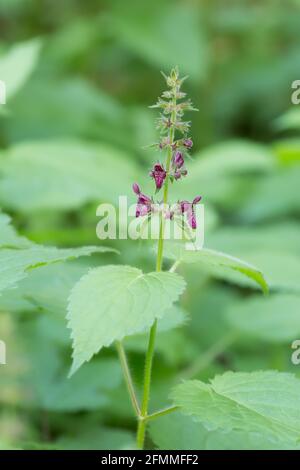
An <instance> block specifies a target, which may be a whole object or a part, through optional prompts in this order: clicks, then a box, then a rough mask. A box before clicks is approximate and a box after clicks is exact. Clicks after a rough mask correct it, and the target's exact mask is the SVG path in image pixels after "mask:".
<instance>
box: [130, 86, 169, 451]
mask: <svg viewBox="0 0 300 470" xmlns="http://www.w3.org/2000/svg"><path fill="white" fill-rule="evenodd" d="M173 105H174V109H173V112H172V114H171V123H172V124H171V127H170V130H169V146H168V153H167V161H166V173H167V177H166V181H165V185H164V194H163V203H164V205H166V204H168V193H169V173H170V166H171V160H172V144H173V141H174V135H175V126H174V123H175V121H176V109H175V107H176V95H175V94H174V98H173ZM164 231H165V220H164V218H163V217H162V214H161V215H160V229H159V240H158V248H157V258H156V271H157V272H159V271H161V269H162V263H163V251H164ZM156 330H157V320H155V322H154V323H153V325H152V327H151V329H150V335H149V343H148V349H147V352H146V358H145V374H144V390H143V400H142V409H141V416H140V419H139V423H138V430H137V447H138V449H143V448H144V442H145V434H146V425H147V417H148V405H149V399H150V388H151V376H152V365H153V356H154V349H155V337H156Z"/></svg>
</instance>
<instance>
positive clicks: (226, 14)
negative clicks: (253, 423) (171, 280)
mask: <svg viewBox="0 0 300 470" xmlns="http://www.w3.org/2000/svg"><path fill="white" fill-rule="evenodd" d="M299 7H300V2H299V1H298V0H293V1H292V0H285V1H280V0H257V1H255V0H243V1H242V0H226V1H225V0H224V1H222V0H207V1H204V0H203V1H200V0H198V1H197V0H190V1H188V0H185V1H184V0H172V1H171V0H170V1H166V0H151V1H145V0H128V1H124V0H119V1H117V0H110V1H108V0H99V1H97V0H85V1H79V0H64V1H63V2H62V1H58V0H51V1H47V0H27V1H25V0H0V52H1V55H0V79H2V80H3V79H4V80H6V82H7V86H8V97H7V104H6V105H5V106H1V107H0V113H1V114H0V146H1V149H0V205H1V207H2V210H3V212H5V213H7V214H9V215H10V216H11V217H12V221H13V224H14V226H15V227H16V229H17V230H18V232H19V233H21V234H23V235H25V236H26V237H27V238H29V239H30V240H32V241H34V242H37V243H40V244H44V245H55V246H60V247H75V246H81V245H87V244H90V245H97V244H98V243H99V240H98V239H97V238H96V233H95V228H96V224H97V221H98V219H97V217H96V215H95V211H96V207H97V205H98V204H99V203H100V202H102V201H109V202H114V203H115V202H117V198H118V196H119V194H128V196H129V197H130V198H132V201H133V200H134V198H133V195H132V194H131V193H132V191H131V184H132V182H133V181H135V180H137V181H140V183H141V184H142V186H143V188H145V190H146V191H147V187H150V181H148V182H147V183H146V182H145V183H144V181H145V180H144V176H143V175H144V174H145V169H147V168H149V166H151V162H152V161H153V160H154V159H155V158H156V154H155V153H154V152H153V151H152V150H144V149H143V146H145V145H147V144H149V143H152V142H155V141H156V132H155V124H154V118H155V117H156V116H155V112H153V111H152V110H149V109H148V106H149V105H151V104H153V103H154V102H155V101H156V98H157V96H158V95H159V94H160V93H161V91H162V89H163V88H164V84H163V81H162V77H161V75H160V73H159V71H160V70H164V71H167V72H168V71H169V69H170V68H171V67H172V66H174V65H176V64H177V65H178V66H179V68H180V71H181V73H182V74H183V75H184V74H188V75H189V77H190V78H189V80H188V81H187V82H186V86H185V90H186V91H187V92H188V93H189V95H190V97H191V99H192V101H193V103H194V104H195V106H196V107H197V108H198V109H199V110H200V112H199V113H194V114H193V115H192V116H191V117H192V118H193V126H192V135H193V138H194V143H195V144H194V152H193V157H194V161H193V162H191V163H190V165H189V170H190V175H191V176H190V178H189V179H188V181H187V182H186V183H184V182H182V183H181V182H180V184H178V185H177V188H179V193H180V194H178V193H176V195H175V197H176V198H177V196H178V197H181V196H184V197H185V198H187V197H191V196H194V195H195V194H201V195H202V196H203V201H204V203H205V208H206V229H205V233H206V241H205V245H206V246H207V247H211V248H215V249H219V250H223V251H225V252H227V253H230V254H232V255H235V256H240V257H241V258H242V259H244V260H247V261H249V262H251V263H253V264H255V265H256V266H258V267H259V268H260V269H261V270H262V271H263V272H264V273H265V276H266V279H267V281H268V282H269V285H270V288H271V295H270V296H269V297H268V298H263V296H262V295H261V294H260V293H258V291H257V290H256V288H255V286H254V285H253V284H251V283H250V281H247V283H246V281H245V280H244V279H242V278H241V277H238V276H237V275H236V276H231V277H230V278H229V277H228V273H226V275H225V274H224V273H223V272H222V271H221V270H220V269H218V270H215V271H214V272H212V271H208V270H205V269H204V268H200V267H199V266H193V267H191V266H186V267H184V269H183V268H182V269H181V271H182V272H183V273H184V275H185V277H186V279H187V280H188V290H187V292H186V293H185V295H184V299H183V303H182V307H183V308H184V310H185V311H186V319H185V321H184V327H183V328H182V327H181V328H180V329H179V328H177V327H176V326H178V323H180V322H181V321H182V319H181V320H180V321H179V320H178V322H176V321H174V324H175V328H173V329H171V330H168V331H161V332H160V334H159V337H158V341H157V355H156V359H155V364H154V379H153V391H152V397H151V407H156V408H157V407H159V406H165V405H166V403H167V395H168V392H169V389H170V387H171V385H172V384H175V383H178V381H179V380H180V377H195V378H200V379H201V380H204V381H207V380H208V379H210V378H212V377H213V376H215V375H216V374H218V373H222V372H223V371H226V370H233V371H254V370H260V369H276V370H279V371H290V372H293V373H295V374H296V375H298V376H300V368H299V367H300V366H298V367H297V366H295V365H293V364H292V363H291V352H292V350H291V342H292V341H293V340H295V339H298V338H299V337H300V321H299V315H300V298H299V294H300V286H299V278H300V263H299V260H300V237H299V235H300V225H299V210H300V192H299V181H300V167H299V162H300V138H299V129H300V108H299V107H297V106H292V105H291V83H292V81H293V80H296V79H300V76H299V70H300V36H299V31H300V15H299ZM3 237H5V233H4V232H3V231H2V233H0V240H1V241H2V246H4V247H5V246H7V243H6V242H5V241H3V240H4V238H3ZM101 244H102V242H101ZM107 245H108V246H112V247H113V248H116V249H119V250H120V252H121V255H120V256H116V255H114V254H110V253H107V254H105V255H103V254H102V255H101V256H100V255H98V254H94V255H93V256H92V257H90V258H82V259H80V260H75V261H70V262H68V263H65V264H53V265H51V266H47V267H41V268H39V269H37V270H35V271H33V272H32V273H31V275H30V276H28V277H26V279H23V280H21V281H20V282H19V283H18V286H17V288H15V289H10V290H5V291H3V294H2V296H1V297H0V310H1V314H0V339H2V340H4V341H5V342H6V344H7V365H6V366H3V365H1V366H0V402H1V407H0V441H1V445H2V447H3V448H7V447H16V448H34V449H35V448H41V447H42V448H77V449H79V448H80V449H81V448H94V449H120V448H122V449H123V448H131V447H132V446H133V445H134V435H133V430H134V427H135V426H134V424H135V423H134V420H133V418H132V411H131V407H130V402H129V399H128V397H127V394H126V389H125V386H124V384H123V382H122V376H121V370H120V366H119V364H118V361H117V358H116V354H115V351H114V349H106V350H103V351H102V352H101V353H100V354H99V355H98V356H97V357H96V358H95V359H94V360H93V361H92V362H91V363H89V364H86V365H85V366H84V367H83V368H82V369H81V370H80V371H79V372H78V373H77V374H75V375H74V377H73V378H72V379H70V380H68V379H67V372H68V370H69V367H70V364H71V359H70V355H71V349H70V338H69V332H68V330H67V328H66V321H65V313H66V312H65V310H66V301H67V298H68V295H69V291H70V289H71V287H72V286H73V285H74V283H75V282H76V280H77V279H79V277H80V276H81V275H82V273H84V272H85V271H86V270H87V267H88V266H96V265H99V264H106V263H128V264H131V265H133V266H137V267H140V268H142V269H143V270H145V271H147V270H152V269H153V267H154V262H153V254H152V251H151V249H150V247H148V246H147V245H146V244H141V243H139V242H132V241H124V242H120V241H116V242H109V243H107ZM1 271H3V272H4V274H3V275H5V276H6V275H7V274H5V266H4V265H3V262H2V265H1V266H0V275H2V274H1ZM0 284H1V283H0ZM175 318H176V317H175ZM125 345H126V347H127V348H128V350H129V351H130V361H131V364H132V372H133V375H134V378H135V381H136V384H137V387H138V388H139V387H140V386H141V382H142V372H143V352H144V350H145V345H146V339H145V337H144V336H143V335H140V336H138V337H134V338H130V339H128V340H127V341H126V342H125ZM153 444H154V445H155V446H158V447H161V448H167V449H178V448H179V449H189V448H192V449H193V448H194V449H195V448H197V449H204V448H210V449H211V448H212V449H220V448H226V449H231V448H233V449H239V448H247V449H248V448H270V447H272V444H270V442H268V436H265V439H261V438H260V439H257V438H255V436H253V435H251V434H248V435H243V434H241V433H235V432H231V433H229V434H221V433H218V432H216V431H214V432H208V431H206V430H204V428H202V427H201V426H200V425H197V426H195V424H194V423H193V422H192V421H191V420H189V419H188V418H182V417H180V416H177V415H176V414H174V415H169V416H166V417H164V418H161V419H160V420H159V421H158V420H157V421H156V422H155V423H154V422H153V425H152V426H151V428H150V435H149V436H148V445H149V446H153Z"/></svg>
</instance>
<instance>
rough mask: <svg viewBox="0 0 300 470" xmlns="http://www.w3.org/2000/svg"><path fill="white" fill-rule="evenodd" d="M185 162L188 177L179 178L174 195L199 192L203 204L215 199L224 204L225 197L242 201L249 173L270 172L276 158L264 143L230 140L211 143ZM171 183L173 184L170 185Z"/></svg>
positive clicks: (183, 197) (216, 202) (192, 195)
mask: <svg viewBox="0 0 300 470" xmlns="http://www.w3.org/2000/svg"><path fill="white" fill-rule="evenodd" d="M193 159H194V161H192V162H190V163H188V165H187V169H188V178H186V179H185V180H183V181H180V184H179V185H176V188H174V189H173V188H171V190H173V191H174V193H175V197H176V198H178V197H179V198H180V199H181V198H182V199H193V198H194V197H195V195H196V194H201V195H202V197H203V201H204V203H205V204H207V203H210V204H212V203H215V204H217V205H218V206H221V207H223V206H224V205H226V204H227V201H228V200H229V201H231V200H233V201H236V199H237V197H236V195H237V194H238V201H239V203H240V201H243V199H244V198H246V200H247V197H248V195H249V192H250V193H251V186H249V184H245V178H246V177H247V178H249V175H261V174H264V173H269V172H270V171H271V170H272V168H274V164H275V158H274V156H273V155H272V153H271V152H270V150H269V149H268V148H267V147H266V146H263V145H259V144H255V143H253V142H249V141H246V140H245V141H243V140H232V141H227V142H221V143H219V144H215V145H212V146H210V147H208V148H206V149H204V150H203V151H201V152H198V153H197V154H196V155H193ZM173 186H174V185H173Z"/></svg>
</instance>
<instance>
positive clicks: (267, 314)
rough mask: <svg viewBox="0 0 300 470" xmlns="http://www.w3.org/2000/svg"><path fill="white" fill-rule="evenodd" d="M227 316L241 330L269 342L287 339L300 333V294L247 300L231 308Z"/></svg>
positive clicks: (285, 340) (291, 338)
mask: <svg viewBox="0 0 300 470" xmlns="http://www.w3.org/2000/svg"><path fill="white" fill-rule="evenodd" d="M226 318H227V320H228V321H229V323H230V324H231V325H232V326H233V327H234V328H237V329H238V330H239V331H241V332H244V333H246V334H249V335H251V336H254V337H256V338H260V339H262V340H265V341H270V342H288V341H292V340H293V339H295V338H297V337H298V336H299V334H300V321H299V319H300V297H298V296H295V295H289V294H277V295H273V296H270V297H268V298H262V297H252V298H250V299H244V300H243V301H241V302H238V303H236V304H234V305H232V306H231V307H229V308H228V311H227V312H226Z"/></svg>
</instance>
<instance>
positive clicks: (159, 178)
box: [150, 163, 167, 190]
mask: <svg viewBox="0 0 300 470" xmlns="http://www.w3.org/2000/svg"><path fill="white" fill-rule="evenodd" d="M150 176H151V178H153V179H154V180H155V185H156V189H158V190H159V189H160V188H161V187H162V185H163V183H164V180H165V179H166V176H167V173H166V171H165V169H164V167H163V165H161V164H160V163H155V165H154V167H153V170H151V171H150Z"/></svg>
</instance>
